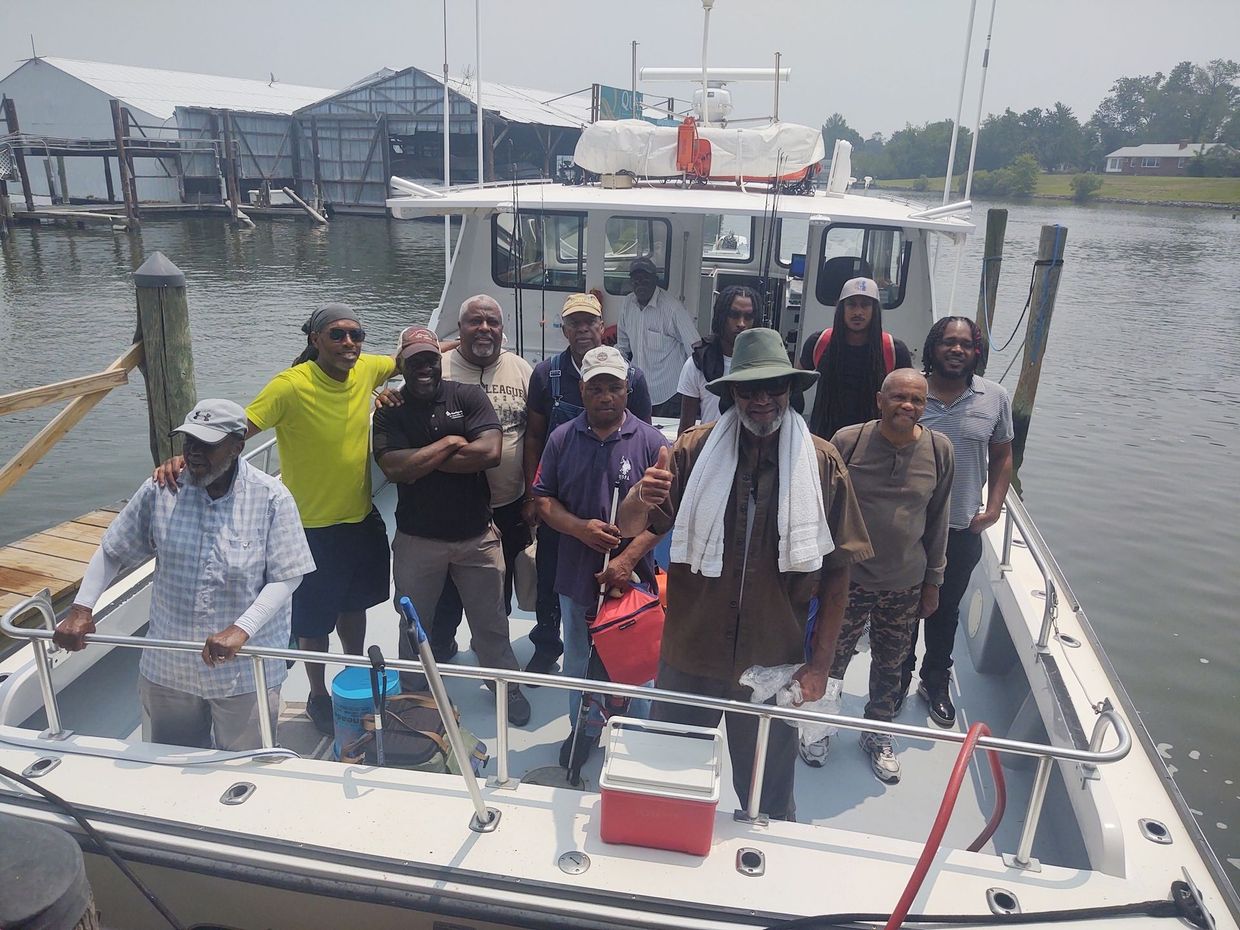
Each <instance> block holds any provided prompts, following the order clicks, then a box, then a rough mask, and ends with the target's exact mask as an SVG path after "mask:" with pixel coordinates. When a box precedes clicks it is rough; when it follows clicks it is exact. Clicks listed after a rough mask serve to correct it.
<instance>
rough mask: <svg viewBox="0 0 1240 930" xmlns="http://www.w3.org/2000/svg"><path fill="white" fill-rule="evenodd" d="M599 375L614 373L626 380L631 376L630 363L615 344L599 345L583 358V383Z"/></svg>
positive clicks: (613, 374) (614, 375)
mask: <svg viewBox="0 0 1240 930" xmlns="http://www.w3.org/2000/svg"><path fill="white" fill-rule="evenodd" d="M599 375H612V376H613V377H616V378H619V379H620V380H622V381H623V380H624V379H625V378H627V377H628V376H629V363H628V362H627V361H625V358H624V356H623V355H621V354H620V350H619V349H617V348H616V347H615V346H598V347H597V348H594V349H591V350H590V351H589V352H587V353H586V354H585V355H584V356H582V359H581V383H582V384H585V383H586V382H587V381H589V380H590V379H591V378H596V377H598V376H599Z"/></svg>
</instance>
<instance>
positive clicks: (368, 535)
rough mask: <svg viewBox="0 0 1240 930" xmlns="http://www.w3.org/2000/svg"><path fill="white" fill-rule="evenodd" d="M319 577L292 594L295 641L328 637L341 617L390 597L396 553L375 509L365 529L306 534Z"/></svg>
mask: <svg viewBox="0 0 1240 930" xmlns="http://www.w3.org/2000/svg"><path fill="white" fill-rule="evenodd" d="M306 541H307V542H308V543H309V544H310V552H311V554H312V555H313V556H314V564H315V565H316V566H317V568H316V569H315V571H313V572H311V573H310V574H309V575H306V576H305V577H304V578H302V580H301V584H300V585H298V586H297V590H296V591H294V592H293V635H295V636H301V637H306V638H314V637H320V636H327V635H329V634H330V633H331V631H332V630H334V629H335V628H336V617H337V615H338V614H342V613H347V612H349V611H357V610H365V609H366V608H368V607H373V606H375V604H381V603H383V602H384V601H386V600H387V599H388V598H389V597H390V596H391V591H392V572H391V556H392V553H391V549H390V548H389V547H388V536H387V527H386V526H384V524H383V518H382V517H381V516H379V511H377V510H374V509H372V510H371V511H370V513H369V514H367V515H366V519H364V520H362V521H361V522H360V523H335V524H333V525H331V526H317V527H313V528H308V529H307V530H306Z"/></svg>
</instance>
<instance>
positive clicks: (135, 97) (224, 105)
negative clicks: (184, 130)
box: [32, 58, 336, 119]
mask: <svg viewBox="0 0 1240 930" xmlns="http://www.w3.org/2000/svg"><path fill="white" fill-rule="evenodd" d="M32 61H36V62H40V63H44V64H49V65H51V66H52V67H55V68H59V69H60V70H61V71H64V72H65V73H67V74H71V75H72V76H73V77H75V78H77V79H78V80H81V81H85V82H86V83H87V84H90V85H91V86H92V87H95V88H97V89H98V90H101V91H103V92H104V93H105V94H109V95H110V96H113V97H116V98H117V99H119V100H122V101H124V102H125V103H127V104H129V105H130V106H132V107H136V108H137V109H139V110H144V111H146V112H147V113H150V114H151V115H152V116H155V117H158V118H159V119H169V118H170V117H171V116H172V115H173V113H174V112H175V110H176V108H177V107H216V108H219V109H222V110H242V111H248V112H259V113H292V112H293V111H294V110H297V109H299V108H300V107H304V106H306V105H307V104H310V103H314V102H315V101H316V100H322V99H323V98H324V97H329V96H331V95H332V94H334V93H335V92H336V91H334V90H332V89H331V88H326V87H304V86H302V85H300V84H285V83H283V82H282V81H275V82H274V83H268V82H267V81H254V80H250V79H249V78H235V77H220V76H218V75H214V74H195V73H193V72H190V71H165V70H162V69H159V68H139V67H136V66H134V65H114V64H108V63H106V62H102V61H77V60H74V59H72V58H37V59H32Z"/></svg>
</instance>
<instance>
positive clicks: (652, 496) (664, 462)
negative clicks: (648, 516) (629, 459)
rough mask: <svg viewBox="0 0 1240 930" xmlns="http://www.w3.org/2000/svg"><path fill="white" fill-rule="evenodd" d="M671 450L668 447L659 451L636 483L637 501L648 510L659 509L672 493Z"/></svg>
mask: <svg viewBox="0 0 1240 930" xmlns="http://www.w3.org/2000/svg"><path fill="white" fill-rule="evenodd" d="M671 467H672V450H671V449H670V448H669V447H668V446H663V447H662V448H660V449H659V457H658V458H657V459H656V460H655V463H654V464H653V465H651V466H650V467H649V468H647V469H646V472H645V474H643V475H642V478H641V481H639V482H637V499H638V500H639V501H641V503H643V504H645V505H646V506H647V507H649V508H654V507H659V506H661V505H662V504H663V502H664V501H666V500H667V496H668V494H670V493H671V491H672V472H671Z"/></svg>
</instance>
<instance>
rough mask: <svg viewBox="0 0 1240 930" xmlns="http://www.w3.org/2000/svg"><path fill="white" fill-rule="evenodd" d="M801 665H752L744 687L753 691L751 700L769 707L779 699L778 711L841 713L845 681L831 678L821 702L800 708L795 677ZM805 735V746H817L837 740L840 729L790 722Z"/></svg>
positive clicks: (743, 676) (748, 669)
mask: <svg viewBox="0 0 1240 930" xmlns="http://www.w3.org/2000/svg"><path fill="white" fill-rule="evenodd" d="M800 667H801V666H800V665H770V666H764V665H751V666H750V667H749V668H747V669H745V671H744V672H742V673H741V677H740V683H741V684H742V685H746V686H747V687H749V688H752V689H753V695H752V696H751V697H750V700H751V701H753V702H754V703H755V704H765V703H766V702H767V701H769V700H770V699H771V697H772V696H774V698H775V705H776V706H777V707H797V708H798V709H799V710H816V711H819V712H821V713H824V714H838V713H839V712H840V694H841V693H842V692H843V689H844V680H843V679H842V678H828V679H827V690H826V692H825V693H824V694H823V696H822V697H821V698H819V699H818V700H817V701H810V702H806V703H804V704H799V703H798V702H799V701H800V700H801V683H800V682H799V681H794V680H793V678H792V676H793V675H794V674H795V673H796V671H797V669H799V668H800ZM789 722H790V723H792V724H793V725H794V726H796V728H797V730H799V731H800V734H801V742H803V743H815V742H817V741H818V740H820V739H822V738H823V737H824V736H834V735H835V733H836V728H835V727H833V726H831V725H830V724H828V723H811V722H809V721H808V720H793V721H789Z"/></svg>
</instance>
